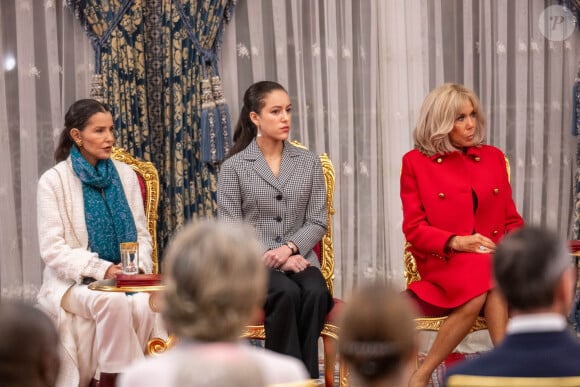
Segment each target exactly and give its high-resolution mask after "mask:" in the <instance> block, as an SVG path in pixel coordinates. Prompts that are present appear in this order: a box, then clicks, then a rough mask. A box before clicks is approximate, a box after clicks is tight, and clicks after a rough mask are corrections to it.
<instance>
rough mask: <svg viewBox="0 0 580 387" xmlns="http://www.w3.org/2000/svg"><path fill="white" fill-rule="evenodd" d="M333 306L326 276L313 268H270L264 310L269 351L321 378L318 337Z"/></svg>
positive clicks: (314, 376) (312, 375)
mask: <svg viewBox="0 0 580 387" xmlns="http://www.w3.org/2000/svg"><path fill="white" fill-rule="evenodd" d="M332 306H333V300H332V296H331V295H330V293H329V291H328V288H327V287H326V282H325V281H324V278H323V277H322V273H321V272H320V270H319V269H318V268H316V267H313V266H310V267H308V268H306V270H304V271H301V272H299V273H283V272H280V271H276V270H273V269H270V278H269V281H268V296H267V298H266V305H265V307H264V310H265V314H266V318H265V321H264V328H265V329H266V348H268V349H270V350H272V351H276V352H279V353H283V354H286V355H290V356H294V357H296V358H298V359H300V360H302V361H303V362H304V364H305V365H306V369H307V370H308V372H309V373H310V376H311V377H312V378H315V379H317V378H318V376H319V375H318V373H319V372H318V338H319V337H320V332H321V331H322V328H323V327H324V318H325V317H326V314H327V313H328V312H329V311H330V309H331V308H332Z"/></svg>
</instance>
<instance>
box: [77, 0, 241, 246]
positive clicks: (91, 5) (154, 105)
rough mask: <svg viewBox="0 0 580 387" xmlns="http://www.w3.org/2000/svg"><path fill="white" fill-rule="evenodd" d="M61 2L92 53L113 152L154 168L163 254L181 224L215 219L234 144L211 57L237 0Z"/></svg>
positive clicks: (213, 55)
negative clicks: (219, 184) (222, 169)
mask: <svg viewBox="0 0 580 387" xmlns="http://www.w3.org/2000/svg"><path fill="white" fill-rule="evenodd" d="M66 1H67V5H68V6H69V7H70V8H71V9H72V10H73V11H74V13H75V15H76V16H77V18H78V19H79V20H80V21H81V23H82V25H83V26H84V27H85V29H86V31H87V34H88V36H89V38H90V39H91V42H92V44H93V47H94V49H95V53H96V70H97V71H100V75H101V76H102V82H103V85H102V94H103V95H102V99H103V102H104V103H105V104H107V105H108V106H109V107H110V108H111V110H112V112H113V119H114V123H115V128H116V136H117V139H116V142H117V145H119V146H122V147H124V148H126V149H127V150H128V151H129V152H131V153H133V154H134V155H135V156H137V157H141V158H143V159H145V160H148V161H151V162H153V164H154V165H155V166H156V167H157V169H158V171H159V177H160V202H159V220H158V236H159V241H158V245H159V246H160V248H161V249H162V248H163V246H164V245H165V244H166V243H167V241H168V240H169V238H170V237H171V235H172V233H173V232H174V231H175V230H176V229H179V228H180V227H181V226H182V225H184V224H185V223H186V222H187V221H188V220H190V219H192V218H197V217H211V216H214V215H215V211H216V204H215V203H216V188H215V187H216V180H217V175H218V172H219V163H220V161H222V160H223V158H224V156H225V154H226V153H227V151H228V150H229V146H230V141H231V140H230V139H231V128H230V117H229V113H228V108H227V106H226V104H225V100H224V99H223V97H222V96H221V95H222V94H221V92H220V89H221V85H220V82H219V74H218V72H217V60H218V51H219V48H220V43H221V37H222V31H223V28H224V25H225V24H226V22H227V21H229V19H230V18H231V15H232V12H233V9H234V7H235V0H66ZM213 78H215V81H214V84H215V86H214V88H213V89H212V79H213ZM205 80H208V81H209V84H210V89H209V92H210V93H211V99H207V97H205V98H206V100H207V104H206V105H204V106H207V108H206V109H204V108H203V106H202V104H203V101H205V100H204V96H203V95H202V88H203V87H204V83H205ZM214 90H215V91H214Z"/></svg>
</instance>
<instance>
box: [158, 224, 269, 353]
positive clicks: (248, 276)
mask: <svg viewBox="0 0 580 387" xmlns="http://www.w3.org/2000/svg"><path fill="white" fill-rule="evenodd" d="M261 253H262V248H261V246H260V244H259V242H258V240H257V238H256V236H255V233H254V230H253V229H252V228H251V227H249V226H245V225H242V224H225V223H220V222H218V221H214V220H201V221H197V222H196V223H195V224H190V225H188V226H186V227H185V228H184V229H183V230H182V231H181V232H179V233H178V234H177V236H176V237H175V238H174V239H173V240H172V242H171V243H170V245H169V247H168V249H167V251H166V254H165V256H164V262H163V264H164V270H163V274H164V275H165V277H164V278H165V291H164V292H163V302H162V304H161V313H162V315H163V318H164V320H165V323H166V324H167V329H168V330H169V331H170V332H173V333H175V334H176V335H177V336H178V337H182V338H188V339H195V340H200V341H206V342H212V341H233V340H237V339H238V338H239V335H240V334H241V332H242V329H243V327H244V326H245V325H246V324H248V323H249V322H250V321H249V320H250V318H251V317H252V314H253V312H254V311H255V310H256V309H257V308H260V307H262V305H263V303H264V300H265V297H266V278H267V277H266V267H265V265H264V264H263V263H262V260H261Z"/></svg>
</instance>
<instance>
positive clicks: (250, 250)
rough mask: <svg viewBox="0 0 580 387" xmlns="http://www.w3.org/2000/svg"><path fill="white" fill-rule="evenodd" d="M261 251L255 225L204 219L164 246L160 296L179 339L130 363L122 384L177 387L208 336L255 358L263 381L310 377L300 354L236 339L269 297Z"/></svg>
mask: <svg viewBox="0 0 580 387" xmlns="http://www.w3.org/2000/svg"><path fill="white" fill-rule="evenodd" d="M261 255H262V247H261V246H260V244H259V242H258V241H257V239H256V236H255V234H254V231H253V230H252V229H251V228H250V227H248V226H244V225H241V224H236V225H233V224H225V223H219V222H216V221H210V220H204V221H199V222H197V223H195V224H190V225H188V226H187V227H185V229H184V230H183V231H181V232H180V233H178V234H177V236H176V237H175V239H174V240H173V241H172V242H171V243H170V245H169V247H168V249H166V252H165V256H164V260H163V263H164V265H165V266H164V270H163V273H164V275H165V277H164V281H165V291H164V292H163V293H162V296H161V300H160V302H161V313H162V315H163V318H164V320H165V323H166V324H167V329H168V330H169V331H170V332H172V333H173V334H174V335H176V337H177V339H178V344H177V345H176V346H175V347H174V348H172V349H170V350H169V351H168V352H166V353H164V354H162V355H160V356H156V357H153V358H149V359H145V360H143V361H140V362H137V363H136V364H134V365H133V366H131V367H130V368H129V369H128V370H127V372H126V373H123V374H122V375H121V378H120V386H121V387H148V386H151V387H174V386H175V385H176V384H175V381H176V379H177V378H178V377H181V376H180V375H181V374H182V370H183V364H186V363H189V364H191V365H192V366H193V365H194V363H196V362H197V361H199V360H201V359H203V358H204V357H205V352H206V350H208V348H214V347H211V346H208V344H210V343H227V345H228V346H229V347H230V348H232V349H233V348H236V351H237V352H238V354H239V356H240V357H241V358H245V359H246V360H247V361H252V362H255V363H256V364H257V366H258V368H259V370H260V372H261V376H262V378H263V380H264V382H265V383H266V384H273V383H285V382H291V381H299V380H305V379H308V373H307V372H306V369H305V368H304V365H303V364H302V363H301V362H300V361H299V360H297V359H294V358H292V357H289V356H285V355H281V354H277V353H274V352H271V351H269V350H265V349H260V348H256V347H253V346H251V345H249V344H247V343H245V342H242V341H240V339H239V337H240V335H241V333H242V331H243V329H244V326H245V325H246V324H248V323H249V322H250V321H251V320H252V318H253V317H255V313H259V312H260V311H261V308H262V305H263V303H264V298H265V296H266V281H267V276H266V266H265V265H264V264H263V263H262V260H261ZM224 348H226V347H224ZM232 353H233V352H232ZM220 368H223V366H221V365H220ZM206 372H207V373H209V372H214V371H213V370H210V369H209V368H208V369H207V370H206ZM228 372H229V371H228ZM231 372H233V370H232V371H231ZM232 385H237V384H232Z"/></svg>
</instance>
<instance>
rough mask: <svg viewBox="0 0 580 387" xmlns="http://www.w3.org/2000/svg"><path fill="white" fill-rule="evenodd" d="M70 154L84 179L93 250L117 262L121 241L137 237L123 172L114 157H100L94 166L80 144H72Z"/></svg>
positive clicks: (87, 219) (86, 208) (74, 165)
mask: <svg viewBox="0 0 580 387" xmlns="http://www.w3.org/2000/svg"><path fill="white" fill-rule="evenodd" d="M70 157H71V160H72V166H73V170H74V171H75V173H76V175H77V176H78V177H79V179H80V180H81V182H82V183H83V197H84V202H85V222H86V224H87V231H88V234H89V250H90V251H93V252H95V253H97V254H98V255H99V258H101V259H105V260H107V261H110V262H113V263H115V264H117V263H119V262H120V261H121V252H120V250H119V244H120V243H121V242H136V241H137V228H136V227H135V220H134V219H133V214H132V213H131V208H129V203H127V198H126V197H125V192H124V191H123V185H122V184H121V178H120V177H119V173H118V172H117V169H116V168H115V165H114V164H113V161H112V160H111V159H108V160H99V161H98V162H97V166H96V167H93V166H92V165H91V164H89V162H88V161H87V160H86V159H85V158H84V157H83V156H82V155H81V153H80V152H79V150H78V148H77V147H76V145H73V147H72V148H71V152H70Z"/></svg>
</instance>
